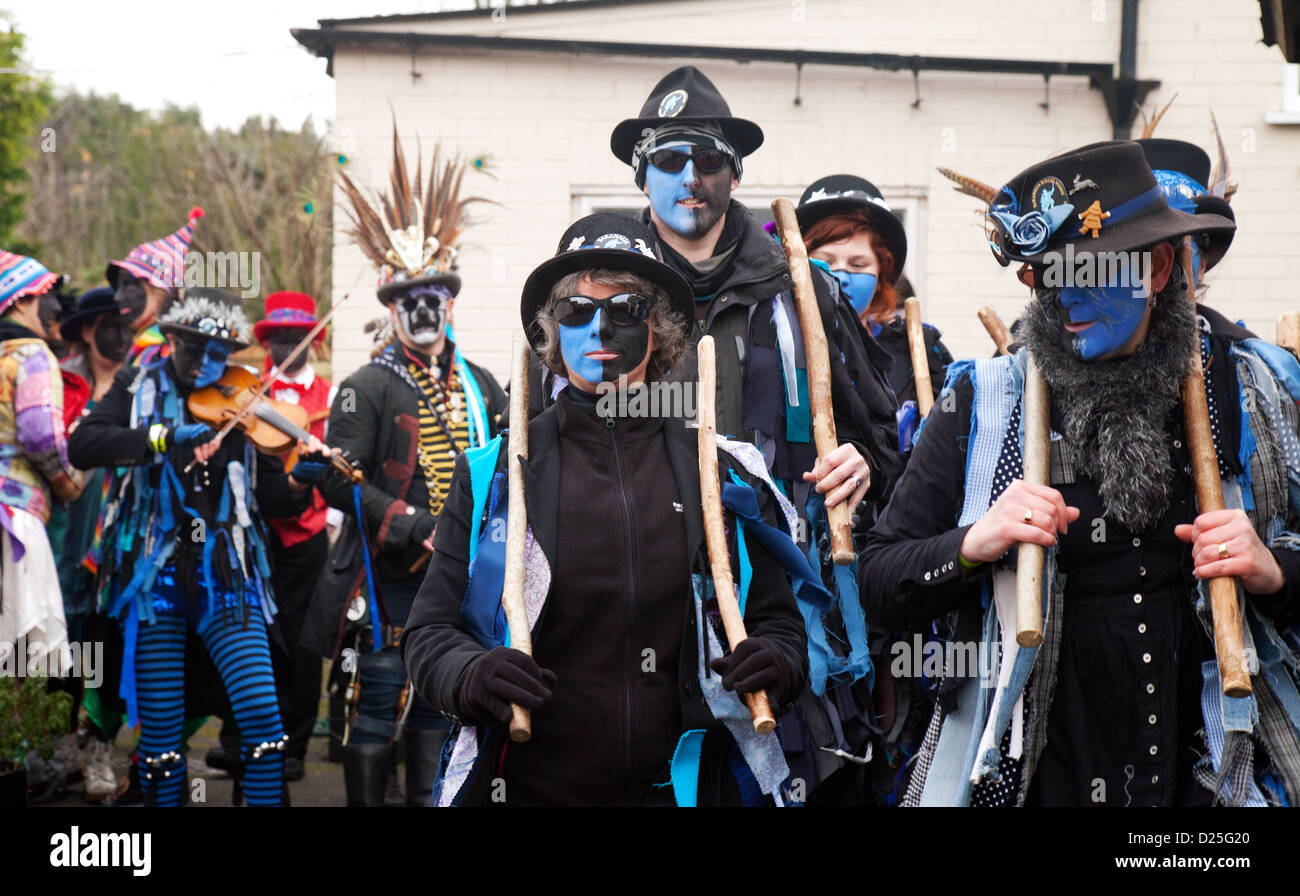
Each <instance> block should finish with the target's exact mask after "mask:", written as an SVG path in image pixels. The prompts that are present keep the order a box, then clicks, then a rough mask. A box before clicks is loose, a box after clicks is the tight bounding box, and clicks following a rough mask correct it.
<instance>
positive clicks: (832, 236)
mask: <svg viewBox="0 0 1300 896" xmlns="http://www.w3.org/2000/svg"><path fill="white" fill-rule="evenodd" d="M859 233H865V234H866V235H867V240H868V241H869V242H870V243H871V251H872V253H873V254H874V255H875V256H876V264H877V266H878V267H879V271H878V272H877V274H876V293H875V295H873V296H872V297H871V304H869V305H868V306H867V310H866V311H863V312H862V314H860V315H858V316H859V318H861V320H862V323H864V324H868V323H870V322H871V321H876V322H877V323H884V322H885V321H887V320H889V318H891V317H892V316H893V314H894V309H895V308H897V307H898V293H897V292H896V291H895V290H894V281H895V280H896V279H897V275H898V272H897V270H896V269H895V262H894V253H892V252H890V251H889V249H888V248H886V247H885V241H884V240H883V239H881V238H880V234H878V233H876V230H875V227H873V226H872V223H871V218H870V217H868V216H867V213H866V212H859V211H854V212H844V213H843V214H839V215H829V216H827V217H825V218H822V219H821V220H820V221H818V222H817V223H816V224H814V225H812V226H811V227H809V228H808V230H807V231H805V232H804V235H803V241H804V245H805V246H806V247H807V248H808V251H809V252H810V253H811V252H812V251H813V250H815V249H817V248H819V247H821V246H824V245H826V244H827V243H838V242H840V241H842V240H847V239H851V238H852V237H855V236H857V235H858V234H859Z"/></svg>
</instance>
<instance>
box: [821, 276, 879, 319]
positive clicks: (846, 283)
mask: <svg viewBox="0 0 1300 896" xmlns="http://www.w3.org/2000/svg"><path fill="white" fill-rule="evenodd" d="M831 273H832V274H834V275H835V279H836V280H838V281H840V288H841V289H843V290H844V294H845V295H846V296H848V297H849V304H850V305H852V306H853V310H854V311H856V312H858V314H861V313H862V312H864V311H866V310H867V306H868V305H870V304H871V299H872V298H873V297H874V296H875V294H876V275H875V274H854V273H851V272H849V271H831Z"/></svg>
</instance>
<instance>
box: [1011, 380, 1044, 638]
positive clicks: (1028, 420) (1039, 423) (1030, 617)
mask: <svg viewBox="0 0 1300 896" xmlns="http://www.w3.org/2000/svg"><path fill="white" fill-rule="evenodd" d="M1027 357H1028V360H1027V361H1026V362H1025V418H1024V424H1025V457H1024V475H1023V476H1022V478H1023V479H1024V481H1025V482H1032V483H1035V484H1037V485H1047V467H1048V457H1049V452H1050V451H1051V443H1050V440H1049V430H1048V409H1049V408H1050V406H1051V403H1052V400H1051V393H1050V391H1049V390H1048V387H1047V381H1046V380H1045V379H1043V374H1042V371H1040V370H1039V369H1038V365H1037V364H1036V363H1035V362H1034V356H1033V355H1028V356H1027ZM1043 559H1044V551H1043V546H1042V545H1041V544H1032V543H1030V542H1021V543H1020V545H1019V547H1018V548H1017V549H1016V643H1017V644H1019V645H1020V646H1021V647H1037V646H1038V645H1039V644H1041V643H1043Z"/></svg>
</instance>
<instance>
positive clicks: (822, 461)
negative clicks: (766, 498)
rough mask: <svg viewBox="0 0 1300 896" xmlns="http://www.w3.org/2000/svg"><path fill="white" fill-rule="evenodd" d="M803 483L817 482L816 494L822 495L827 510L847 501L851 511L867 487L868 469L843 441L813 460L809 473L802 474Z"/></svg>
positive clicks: (855, 449)
mask: <svg viewBox="0 0 1300 896" xmlns="http://www.w3.org/2000/svg"><path fill="white" fill-rule="evenodd" d="M803 481H804V482H815V483H817V494H819V495H825V496H826V506H827V507H834V506H835V505H836V504H838V503H840V502H841V501H845V500H847V501H848V502H849V507H850V508H853V507H857V506H858V504H859V503H860V502H861V501H862V499H863V498H865V497H866V496H867V489H869V488H871V468H870V467H869V466H867V462H866V460H865V459H864V458H863V457H862V455H861V454H859V453H858V449H857V448H855V447H853V446H852V445H850V444H849V443H848V442H845V443H844V444H843V445H839V446H837V447H836V448H835V450H834V451H832V452H830V453H829V454H827V455H826V456H825V457H819V458H817V463H816V464H815V465H814V466H813V468H812V470H810V471H809V472H807V473H804V474H803Z"/></svg>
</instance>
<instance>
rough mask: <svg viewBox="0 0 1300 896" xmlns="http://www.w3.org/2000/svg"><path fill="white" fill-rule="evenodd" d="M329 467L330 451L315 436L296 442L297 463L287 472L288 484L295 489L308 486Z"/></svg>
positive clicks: (298, 489) (300, 489) (299, 489)
mask: <svg viewBox="0 0 1300 896" xmlns="http://www.w3.org/2000/svg"><path fill="white" fill-rule="evenodd" d="M329 468H330V453H329V451H328V450H327V449H326V448H325V446H324V445H323V444H322V443H321V440H320V439H318V438H316V437H315V436H310V437H308V438H307V440H306V441H301V440H300V441H299V442H298V463H296V464H294V467H293V472H292V473H290V474H289V485H290V486H292V487H293V488H294V489H296V490H297V491H302V490H303V489H306V488H310V487H311V484H312V483H313V482H315V481H316V480H317V479H319V478H321V477H322V476H324V475H325V472H326V471H327V470H328V469H329Z"/></svg>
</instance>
